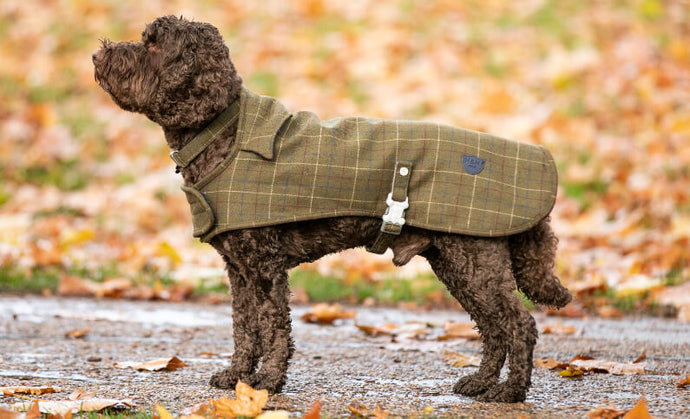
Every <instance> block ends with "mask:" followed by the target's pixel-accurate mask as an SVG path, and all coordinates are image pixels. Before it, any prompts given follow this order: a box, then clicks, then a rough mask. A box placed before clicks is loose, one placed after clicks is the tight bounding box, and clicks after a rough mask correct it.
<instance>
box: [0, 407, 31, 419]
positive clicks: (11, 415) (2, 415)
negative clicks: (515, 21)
mask: <svg viewBox="0 0 690 419" xmlns="http://www.w3.org/2000/svg"><path fill="white" fill-rule="evenodd" d="M25 418H26V415H24V414H23V413H19V412H15V411H13V410H9V409H5V408H4V407H0V419H25Z"/></svg>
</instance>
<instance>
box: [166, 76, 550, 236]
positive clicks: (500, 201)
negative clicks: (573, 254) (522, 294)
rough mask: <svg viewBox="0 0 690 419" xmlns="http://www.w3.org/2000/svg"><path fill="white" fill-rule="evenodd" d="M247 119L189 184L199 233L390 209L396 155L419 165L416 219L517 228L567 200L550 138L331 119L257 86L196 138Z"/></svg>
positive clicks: (414, 170) (412, 168)
mask: <svg viewBox="0 0 690 419" xmlns="http://www.w3.org/2000/svg"><path fill="white" fill-rule="evenodd" d="M238 105H239V106H238ZM237 118H239V121H238V128H237V136H236V140H235V141H236V143H235V145H234V147H233V150H232V151H231V153H230V154H229V155H228V157H227V158H226V159H225V160H224V161H223V162H222V164H220V165H219V166H218V167H217V168H215V169H214V170H213V171H212V173H210V174H209V175H208V176H206V177H205V178H203V179H201V180H200V181H199V182H197V183H196V184H194V185H193V186H191V187H188V186H185V187H183V188H182V189H183V190H184V191H185V193H186V194H187V199H188V201H189V204H190V206H191V210H192V216H193V224H194V236H195V237H199V238H201V240H202V241H209V240H210V239H211V238H212V237H213V236H215V235H216V234H218V233H221V232H224V231H228V230H236V229H242V228H248V227H259V226H269V225H276V224H282V223H289V222H293V221H303V220H312V219H319V218H327V217H339V216H366V217H381V216H382V215H383V214H384V212H385V211H386V209H387V204H386V198H387V196H388V194H389V193H390V192H391V185H392V182H393V178H394V171H395V170H396V163H400V164H402V165H403V166H405V167H406V168H409V169H406V170H404V171H403V172H401V173H404V174H405V175H406V176H409V178H408V179H406V180H407V182H406V183H407V190H406V191H403V196H404V195H406V196H407V198H408V202H409V207H408V208H407V211H406V212H405V220H406V221H405V224H406V225H411V226H415V227H422V228H425V229H430V230H437V231H443V232H452V233H460V234H470V235H476V236H503V235H509V234H514V233H518V232H521V231H524V230H527V229H529V228H530V227H532V226H533V225H535V224H536V223H537V222H538V221H540V220H541V219H542V218H544V217H545V216H546V215H548V214H549V212H550V211H551V209H552V207H553V205H554V202H555V199H556V188H557V172H556V167H555V165H554V161H553V158H552V157H551V155H550V153H549V152H548V150H546V148H544V147H541V146H534V145H529V144H525V143H520V142H515V141H510V140H506V139H503V138H499V137H495V136H492V135H489V134H485V133H481V132H477V131H472V130H467V129H463V128H457V127H453V126H449V125H443V124H436V123H429V122H416V121H400V120H384V119H372V118H361V117H345V118H336V119H329V120H326V121H322V120H320V119H319V118H318V117H317V116H316V115H315V114H313V113H310V112H296V113H290V112H288V111H287V110H286V109H285V107H284V106H283V105H282V104H281V103H280V102H278V101H277V100H276V99H273V98H271V97H267V96H261V95H257V94H255V93H252V92H251V91H249V90H246V89H243V90H242V93H241V96H240V99H239V104H237V102H236V103H235V104H233V106H231V107H229V108H228V109H227V110H226V111H224V112H223V113H222V114H221V115H220V116H219V117H218V118H216V120H214V121H213V122H212V123H211V124H210V125H209V126H208V127H207V128H206V129H205V130H204V131H203V132H202V133H200V134H199V135H198V136H197V138H195V139H194V140H192V143H195V142H196V143H199V142H202V143H204V144H205V145H208V144H210V143H211V142H212V141H213V140H214V139H215V137H216V136H217V135H218V134H220V132H222V131H223V129H224V128H226V127H227V126H228V125H229V124H231V123H232V122H234V121H235V120H236V119H237ZM190 144H191V143H190ZM188 147H189V146H188ZM202 147H203V146H202ZM202 149H203V148H202ZM184 152H185V150H184V149H183V150H180V153H184ZM191 158H192V159H193V156H192V157H191ZM176 161H177V160H176ZM396 182H397V180H396ZM398 195H400V194H398Z"/></svg>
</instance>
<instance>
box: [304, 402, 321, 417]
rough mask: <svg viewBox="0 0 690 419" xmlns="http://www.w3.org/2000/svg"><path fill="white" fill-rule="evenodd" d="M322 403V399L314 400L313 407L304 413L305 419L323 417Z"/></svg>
mask: <svg viewBox="0 0 690 419" xmlns="http://www.w3.org/2000/svg"><path fill="white" fill-rule="evenodd" d="M322 404H323V403H321V401H320V400H317V401H316V402H314V404H313V405H312V407H311V409H309V412H307V414H306V415H304V418H303V419H321V405H322Z"/></svg>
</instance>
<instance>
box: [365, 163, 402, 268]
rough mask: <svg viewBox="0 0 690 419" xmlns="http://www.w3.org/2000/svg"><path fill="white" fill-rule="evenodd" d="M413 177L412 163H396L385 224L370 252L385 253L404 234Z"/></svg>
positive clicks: (387, 201) (384, 215) (384, 218)
mask: <svg viewBox="0 0 690 419" xmlns="http://www.w3.org/2000/svg"><path fill="white" fill-rule="evenodd" d="M411 175H412V164H411V163H409V162H405V161H398V162H396V163H395V171H394V173H393V184H392V185H391V191H390V193H389V194H388V197H387V198H386V205H388V207H387V208H386V212H385V213H384V214H383V217H382V219H383V223H382V224H381V230H380V231H379V235H378V236H377V237H376V240H374V243H372V245H371V246H368V247H367V251H368V252H371V253H377V254H382V253H384V252H385V251H386V250H387V249H388V248H389V247H390V245H391V244H392V243H393V240H395V238H396V237H397V236H399V235H400V233H401V232H402V227H403V226H404V225H405V210H406V209H407V208H409V206H410V205H409V202H410V201H409V199H408V197H407V189H408V187H409V185H410V177H411Z"/></svg>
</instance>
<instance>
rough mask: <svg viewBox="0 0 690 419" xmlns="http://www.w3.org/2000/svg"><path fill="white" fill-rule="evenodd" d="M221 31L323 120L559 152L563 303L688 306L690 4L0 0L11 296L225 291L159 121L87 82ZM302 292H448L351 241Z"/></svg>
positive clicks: (676, 309) (4, 270)
mask: <svg viewBox="0 0 690 419" xmlns="http://www.w3.org/2000/svg"><path fill="white" fill-rule="evenodd" d="M166 14H175V15H183V16H185V17H187V18H194V19H195V20H198V21H205V22H210V23H212V24H214V25H215V26H217V27H218V28H219V30H220V32H221V33H222V34H223V36H224V38H225V41H226V43H227V45H228V47H229V48H230V51H231V57H232V59H233V61H234V63H235V65H236V67H237V69H238V70H239V72H240V74H241V75H242V76H243V78H244V81H245V84H246V86H247V87H249V88H250V89H252V90H254V91H256V92H259V93H262V94H268V95H272V96H275V97H277V98H280V99H281V100H282V101H283V102H284V103H285V104H286V105H287V106H288V108H289V109H292V110H310V111H313V112H316V113H317V114H318V115H319V116H320V117H322V118H324V119H325V118H330V117H335V116H346V115H366V116H372V117H382V118H406V119H422V120H429V121H436V122H443V123H449V124H453V125H458V126H462V127H466V128H472V129H476V130H481V131H486V132H489V133H492V134H495V135H499V136H502V137H507V138H511V139H516V140H520V141H525V142H529V143H534V144H543V145H545V146H546V147H548V148H549V149H550V150H551V151H552V153H553V154H554V157H555V159H556V161H557V162H558V167H559V173H560V187H559V198H558V201H557V203H556V206H555V209H554V211H553V214H552V218H553V226H554V229H555V230H556V233H557V234H558V235H559V237H560V247H559V256H558V266H557V270H558V274H559V276H560V277H561V280H562V281H563V282H564V283H565V284H566V285H567V286H568V287H569V288H570V289H571V290H572V291H573V293H575V294H576V295H577V296H578V299H577V302H576V304H575V307H574V308H573V309H572V310H571V315H581V314H584V313H589V314H600V315H603V316H611V317H616V316H620V315H621V314H623V313H627V312H645V313H650V314H656V315H665V316H671V317H676V316H678V317H680V318H682V319H685V320H690V282H688V279H689V278H690V262H689V261H688V259H689V256H690V250H689V249H690V200H689V194H690V4H689V3H688V2H687V1H681V0H677V1H670V0H669V1H664V0H628V1H614V0H610V1H608V0H606V1H601V0H599V1H598V0H583V1H578V2H563V1H557V0H525V1H520V2H505V1H502V0H468V1H459V0H424V1H421V0H419V1H417V0H348V1H346V2H344V1H337V0H291V1H282V0H264V1H261V2H250V1H245V0H237V1H212V0H199V1H191V0H190V1H186V0H177V1H167V0H166V1H162V0H150V1H138V2H130V1H120V0H118V1H114V0H109V1H88V0H71V1H70V0H58V1H52V0H51V1H47V0H45V1H41V0H23V1H21V2H18V1H13V2H3V3H2V4H0V291H4V292H40V293H44V294H55V293H58V294H61V295H96V296H104V297H125V298H158V299H170V300H182V299H186V298H202V299H207V300H208V301H222V300H223V299H224V298H226V297H224V294H223V277H224V272H223V267H222V265H221V260H220V258H219V257H218V256H217V255H216V253H215V252H214V251H213V250H212V248H211V247H210V246H207V245H202V244H200V243H199V242H198V241H196V240H194V239H192V236H191V218H190V214H189V207H188V205H187V202H186V199H185V197H184V194H182V193H181V192H180V190H179V187H180V185H181V178H180V177H179V176H178V175H175V173H174V166H173V164H172V162H171V161H170V159H169V158H168V150H167V147H166V144H165V142H164V139H163V134H162V131H161V130H160V129H159V128H158V127H157V126H155V125H154V124H153V123H152V122H150V121H148V120H147V119H146V118H145V117H143V116H140V115H135V114H128V113H126V112H124V111H121V110H120V109H118V108H117V107H116V105H114V104H113V103H112V101H111V100H110V98H109V97H108V95H107V94H106V93H104V92H103V91H101V90H100V88H99V87H98V86H97V85H96V83H95V82H94V79H93V68H92V63H91V53H92V52H93V51H94V50H96V49H97V48H99V45H100V42H99V39H102V38H110V39H112V40H114V41H120V40H137V39H139V37H140V33H141V31H142V30H143V28H144V25H145V24H146V23H148V22H150V21H151V20H153V19H154V18H156V17H158V16H161V15H166ZM292 282H293V289H294V290H295V297H294V298H295V300H296V301H298V302H308V301H341V302H349V303H366V304H400V305H405V306H410V307H425V306H437V307H438V306H444V305H446V306H453V302H452V301H451V300H450V299H449V297H448V296H447V294H446V293H445V291H444V290H443V289H442V288H441V286H440V285H439V284H438V283H437V282H436V281H434V280H433V275H432V274H431V273H430V272H429V269H428V267H427V265H426V264H425V262H424V261H423V260H414V261H413V262H411V264H410V265H409V266H406V267H405V268H403V269H402V270H394V268H393V266H392V264H391V262H390V257H389V256H383V257H379V256H374V255H370V254H366V253H365V252H364V251H363V250H361V249H360V250H355V251H351V252H345V253H342V254H340V255H336V256H333V257H328V258H326V259H324V260H321V261H319V262H317V263H315V264H310V265H304V266H301V267H300V268H299V269H297V270H296V271H295V272H293V274H292Z"/></svg>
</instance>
